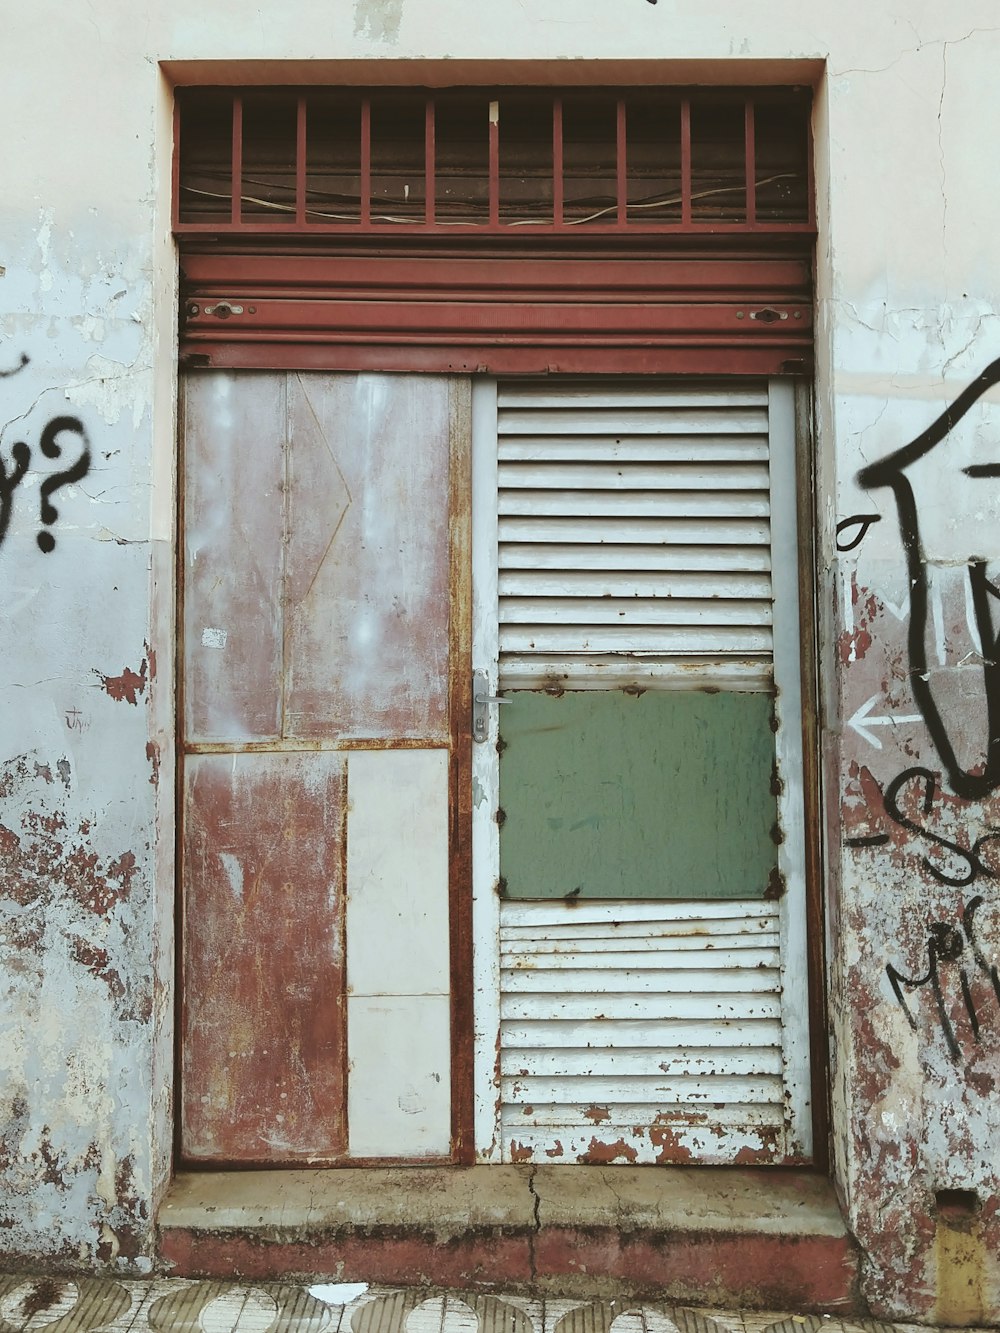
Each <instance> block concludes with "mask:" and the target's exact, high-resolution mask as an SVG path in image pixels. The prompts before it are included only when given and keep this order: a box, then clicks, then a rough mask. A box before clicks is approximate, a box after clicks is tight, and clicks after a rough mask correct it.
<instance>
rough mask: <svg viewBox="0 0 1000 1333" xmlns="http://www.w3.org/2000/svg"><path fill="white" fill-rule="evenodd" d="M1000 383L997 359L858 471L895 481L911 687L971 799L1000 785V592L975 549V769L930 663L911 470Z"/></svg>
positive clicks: (950, 773)
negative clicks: (979, 714)
mask: <svg viewBox="0 0 1000 1333" xmlns="http://www.w3.org/2000/svg"><path fill="white" fill-rule="evenodd" d="M998 382H1000V357H998V358H997V359H996V360H995V361H992V362H991V363H990V364H989V365H988V366H987V367H986V369H985V370H984V371H983V372H982V374H981V375H979V376H978V377H977V378H976V379H975V380H973V382H972V383H971V384H970V385H969V386H968V388H966V389H964V390H963V392H962V393H960V394H959V396H958V397H957V398H956V399H955V401H954V402H953V403H952V404H951V406H950V407H948V408H946V409H945V411H944V412H942V413H941V415H940V416H939V417H938V418H937V420H936V421H934V422H932V423H931V425H930V426H928V427H927V429H926V430H925V431H923V432H922V434H920V435H918V436H917V437H916V439H914V440H911V442H910V443H909V444H907V445H904V446H903V447H902V448H901V449H897V450H896V451H895V452H894V453H891V454H889V455H888V457H886V458H883V459H882V460H881V461H880V462H877V463H872V464H870V465H869V466H868V467H865V468H862V470H861V471H860V472H859V473H858V483H859V485H861V486H864V487H865V488H866V489H873V488H876V487H880V486H888V487H889V489H890V490H891V491H892V493H893V496H894V497H895V500H896V509H897V514H898V520H899V531H900V536H901V538H902V542H903V548H904V550H905V552H906V567H907V574H908V575H909V583H910V619H909V626H908V632H907V649H908V654H909V678H910V685H911V687H912V689H913V696H914V698H915V700H916V702H917V706H918V708H919V709H920V712H921V714H922V715H923V718H924V721H925V722H926V724H927V730H928V731H929V732H930V736H931V740H932V741H933V743H934V746H935V748H936V750H937V752H938V754H939V755H940V757H941V762H942V764H943V765H944V769H945V773H946V776H947V779H948V783H949V785H950V786H951V789H952V791H954V793H955V794H956V796H961V797H964V799H965V800H977V799H979V798H981V797H983V796H986V795H987V794H988V793H989V792H991V791H993V790H994V789H995V788H996V787H997V786H1000V631H998V629H997V628H996V627H995V626H994V621H993V607H992V602H993V600H994V599H996V598H998V597H1000V590H998V589H996V588H995V587H994V586H993V584H992V583H991V582H990V581H989V579H988V578H987V576H986V561H985V560H984V559H982V558H981V557H980V556H978V555H977V554H975V553H974V554H971V555H970V556H969V559H968V561H967V562H966V563H967V569H968V579H969V585H970V592H971V597H972V605H973V612H974V615H975V621H976V628H977V631H978V634H979V640H980V644H981V646H982V663H983V665H982V672H983V695H984V698H985V701H986V732H987V735H986V761H985V763H984V764H983V765H982V766H981V767H978V766H977V768H976V769H975V770H972V771H969V770H967V769H965V768H963V767H962V765H961V764H960V763H959V760H958V757H957V753H956V748H955V745H954V743H953V740H952V737H951V734H950V732H949V729H948V726H947V724H946V722H945V719H944V717H943V716H942V713H941V710H940V708H939V706H938V703H937V700H936V699H935V697H934V691H933V689H932V686H931V676H930V670H929V665H928V661H927V627H928V601H929V599H928V589H929V579H928V573H927V565H926V561H925V558H924V548H923V543H922V541H921V534H920V518H919V514H918V511H917V502H916V497H915V495H914V491H913V486H912V485H911V483H910V480H909V478H908V477H907V476H906V471H905V470H906V469H907V468H908V467H910V466H911V465H912V464H913V463H916V462H917V461H918V460H919V459H921V458H923V457H924V455H925V454H927V453H929V452H930V451H931V450H932V449H933V448H935V447H936V446H937V445H938V444H940V443H941V441H942V440H944V439H945V438H946V436H947V435H948V434H949V433H950V432H951V431H952V430H953V429H954V428H955V426H956V425H957V424H958V422H959V421H961V419H962V418H963V417H964V416H965V414H966V413H967V412H968V411H969V409H970V408H971V407H972V406H973V405H974V404H975V403H976V402H977V401H978V400H979V399H980V398H981V397H982V396H983V394H984V393H986V391H987V390H988V389H990V388H991V387H992V386H993V385H994V384H997V383H998ZM963 471H964V474H965V475H966V476H967V477H970V478H972V479H974V480H975V479H980V480H981V479H984V478H987V477H997V476H1000V464H992V463H990V464H985V465H979V466H974V467H968V468H965V469H963Z"/></svg>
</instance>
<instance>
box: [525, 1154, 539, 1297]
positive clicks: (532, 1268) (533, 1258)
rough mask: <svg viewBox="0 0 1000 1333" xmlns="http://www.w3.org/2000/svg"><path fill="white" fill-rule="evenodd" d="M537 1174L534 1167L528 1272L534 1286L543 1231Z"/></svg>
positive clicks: (531, 1173)
mask: <svg viewBox="0 0 1000 1333" xmlns="http://www.w3.org/2000/svg"><path fill="white" fill-rule="evenodd" d="M537 1174H538V1167H537V1166H532V1167H531V1169H530V1170H529V1172H528V1193H529V1194H530V1195H531V1198H532V1200H533V1203H534V1213H533V1215H534V1219H535V1225H534V1227H533V1228H532V1230H531V1231H530V1232H529V1234H528V1270H529V1272H530V1273H531V1281H532V1284H534V1283H535V1282H536V1281H537V1280H538V1255H537V1253H536V1246H537V1241H538V1237H539V1234H540V1233H541V1230H542V1216H541V1207H542V1201H541V1199H540V1198H539V1196H538V1191H537V1190H536V1189H535V1176H536V1175H537Z"/></svg>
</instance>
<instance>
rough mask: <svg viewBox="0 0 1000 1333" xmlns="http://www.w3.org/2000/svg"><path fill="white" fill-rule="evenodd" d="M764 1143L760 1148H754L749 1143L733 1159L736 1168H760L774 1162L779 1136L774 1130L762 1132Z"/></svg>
mask: <svg viewBox="0 0 1000 1333" xmlns="http://www.w3.org/2000/svg"><path fill="white" fill-rule="evenodd" d="M761 1139H762V1142H761V1144H760V1146H759V1147H756V1148H754V1147H752V1146H751V1145H750V1144H749V1143H747V1144H744V1146H743V1147H742V1148H741V1149H740V1150H739V1152H738V1153H737V1154H736V1156H735V1157H734V1158H733V1165H734V1166H760V1165H761V1164H762V1163H763V1164H765V1165H766V1164H767V1163H770V1162H773V1161H774V1158H775V1156H776V1154H777V1151H778V1142H777V1136H776V1135H775V1133H774V1131H773V1130H770V1129H768V1130H764V1131H762V1132H761Z"/></svg>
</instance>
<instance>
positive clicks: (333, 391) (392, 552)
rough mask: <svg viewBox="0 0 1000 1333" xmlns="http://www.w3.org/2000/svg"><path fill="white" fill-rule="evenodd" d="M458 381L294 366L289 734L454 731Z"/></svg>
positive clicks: (428, 737)
mask: <svg viewBox="0 0 1000 1333" xmlns="http://www.w3.org/2000/svg"><path fill="white" fill-rule="evenodd" d="M449 412H450V383H449V381H448V380H447V379H445V378H439V377H431V376H414V375H314V376H301V375H300V376H290V377H289V382H288V416H289V428H288V429H289V439H290V442H291V446H290V453H289V477H288V523H287V531H288V544H287V550H286V567H285V584H284V592H285V604H286V619H285V661H286V667H287V675H286V698H285V724H284V734H285V735H286V736H287V737H311V738H323V739H335V738H344V739H346V738H357V739H373V740H392V739H401V738H407V739H417V740H423V741H438V742H442V743H446V742H447V740H448V735H449V726H448V633H449V597H448V576H449V555H448V502H447V496H448V468H449V444H450V439H449Z"/></svg>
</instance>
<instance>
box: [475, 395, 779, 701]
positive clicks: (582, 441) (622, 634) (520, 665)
mask: <svg viewBox="0 0 1000 1333" xmlns="http://www.w3.org/2000/svg"><path fill="white" fill-rule="evenodd" d="M767 429H768V415H767V389H766V386H765V385H761V384H757V383H754V382H751V383H749V384H744V385H737V386H735V387H730V386H720V385H716V384H711V383H708V384H705V385H700V384H679V385H676V386H664V385H662V384H660V385H656V386H647V385H643V384H641V383H638V382H636V383H625V384H620V385H619V384H616V385H614V386H610V387H602V386H600V385H595V386H591V387H590V388H589V389H584V388H583V387H581V386H579V385H573V384H566V385H558V384H551V385H550V384H546V385H544V386H539V385H537V384H532V383H528V382H523V383H511V384H505V385H501V386H500V389H499V393H498V440H499V443H498V453H499V470H498V512H499V619H500V675H501V682H502V683H504V684H506V685H508V686H512V685H516V684H530V683H533V682H536V681H537V680H538V679H539V678H541V677H542V676H543V675H544V676H545V678H547V679H549V680H551V679H552V678H553V677H554V678H556V679H559V680H560V681H561V682H562V683H563V684H565V685H569V686H572V687H576V688H586V687H588V686H589V685H591V684H592V682H593V677H594V676H600V677H601V679H602V682H607V683H609V684H610V683H621V681H620V680H616V679H614V677H615V676H616V673H617V674H619V675H620V673H621V672H622V671H624V672H625V673H626V674H627V673H628V671H629V670H630V669H632V668H638V670H637V672H636V678H639V677H641V678H644V679H652V680H656V679H666V678H668V677H671V676H677V675H678V674H679V673H684V674H686V675H687V676H688V678H693V677H694V675H698V676H700V677H702V678H704V679H706V680H707V681H708V682H709V683H711V682H713V681H714V682H717V683H720V684H734V683H738V684H740V685H741V686H742V687H743V688H768V686H769V682H770V659H771V633H770V624H771V581H770V573H769V570H770V522H769V519H770V498H769V476H768V462H767V459H768V445H767ZM737 660H738V661H739V662H740V663H741V665H740V667H739V668H736V669H734V663H735V662H736V661H737Z"/></svg>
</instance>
